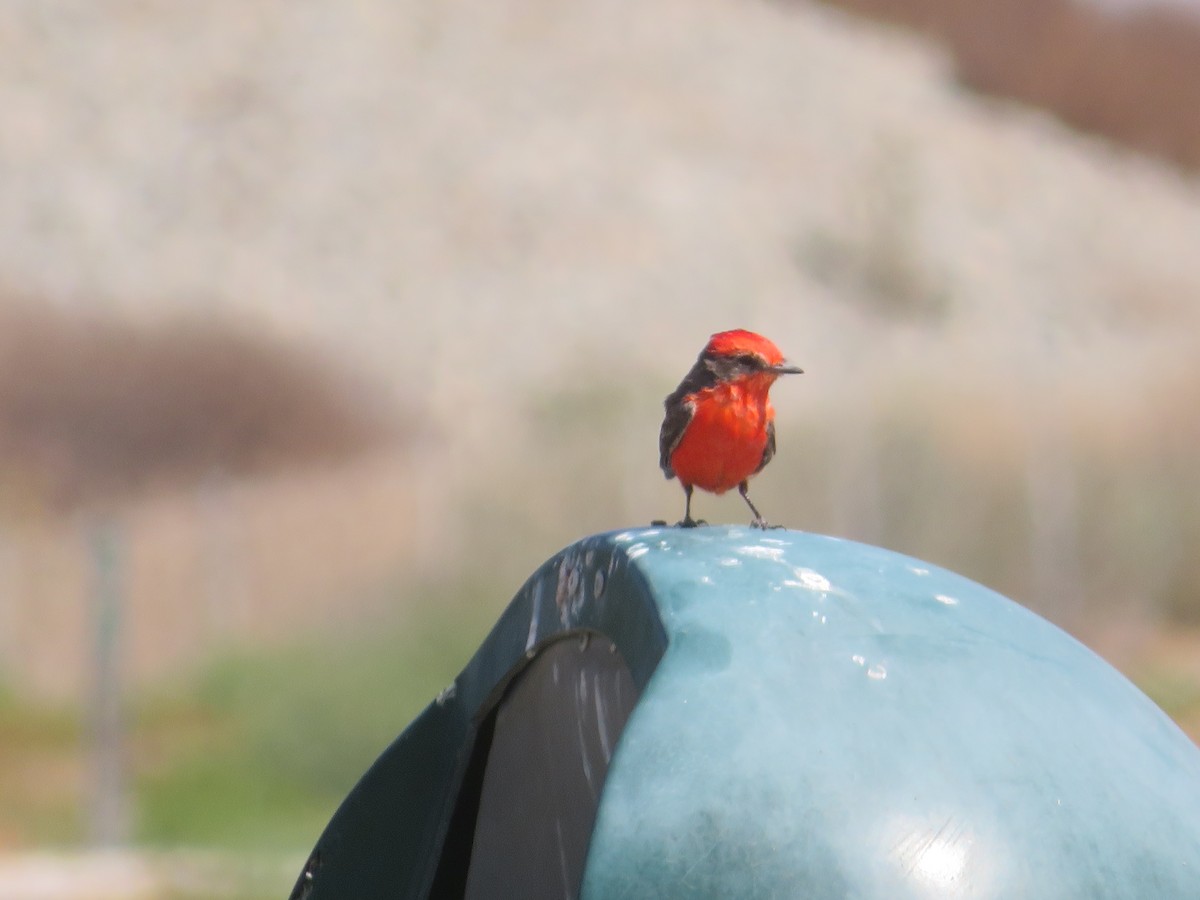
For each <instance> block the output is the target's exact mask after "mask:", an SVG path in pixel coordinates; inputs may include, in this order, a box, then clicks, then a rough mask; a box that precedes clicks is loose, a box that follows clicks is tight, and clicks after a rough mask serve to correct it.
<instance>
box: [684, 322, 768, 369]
mask: <svg viewBox="0 0 1200 900" xmlns="http://www.w3.org/2000/svg"><path fill="white" fill-rule="evenodd" d="M704 352H705V353H712V354H715V355H717V356H737V355H738V354H739V353H754V354H757V355H758V356H761V357H762V358H763V359H765V360H766V361H767V365H770V366H777V365H779V364H780V363H782V362H783V354H782V353H781V352H780V350H779V348H778V347H776V346H775V345H774V344H773V343H771V341H769V340H767V339H766V338H765V337H763V336H762V335H761V334H755V333H754V332H753V331H746V330H744V329H742V328H736V329H734V330H733V331H721V332H718V333H717V334H714V335H713V336H712V337H711V338H709V339H708V344H707V345H706V346H705V348H704Z"/></svg>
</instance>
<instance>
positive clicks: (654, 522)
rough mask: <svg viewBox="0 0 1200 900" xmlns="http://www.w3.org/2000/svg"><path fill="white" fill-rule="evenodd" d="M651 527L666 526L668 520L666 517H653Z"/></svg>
mask: <svg viewBox="0 0 1200 900" xmlns="http://www.w3.org/2000/svg"><path fill="white" fill-rule="evenodd" d="M650 527H651V528H666V527H667V520H666V519H651V520H650Z"/></svg>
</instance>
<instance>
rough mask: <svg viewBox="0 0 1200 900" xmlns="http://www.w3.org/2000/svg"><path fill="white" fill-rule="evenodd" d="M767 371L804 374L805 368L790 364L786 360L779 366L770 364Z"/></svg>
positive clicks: (775, 373) (780, 373) (777, 373)
mask: <svg viewBox="0 0 1200 900" xmlns="http://www.w3.org/2000/svg"><path fill="white" fill-rule="evenodd" d="M767 371H768V372H771V373H772V374H774V375H803V374H804V370H803V369H802V368H800V367H799V366H792V365H788V363H787V361H786V360H785V361H784V362H781V363H780V364H779V365H777V366H769V367H768V368H767Z"/></svg>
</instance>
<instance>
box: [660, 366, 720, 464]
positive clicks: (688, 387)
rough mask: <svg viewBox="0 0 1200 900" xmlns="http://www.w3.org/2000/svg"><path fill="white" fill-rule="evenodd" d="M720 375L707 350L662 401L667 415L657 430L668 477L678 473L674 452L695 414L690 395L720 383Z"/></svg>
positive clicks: (661, 456)
mask: <svg viewBox="0 0 1200 900" xmlns="http://www.w3.org/2000/svg"><path fill="white" fill-rule="evenodd" d="M717 380H718V379H717V375H716V373H715V372H713V370H712V368H710V366H709V365H708V358H707V357H705V356H704V354H701V355H700V358H699V359H697V360H696V364H695V365H694V366H692V369H691V371H690V372H688V373H687V375H685V376H684V377H683V381H681V382H679V387H677V388H675V390H673V391H671V393H670V394H668V395H667V398H666V399H665V400H664V401H663V407H664V408H665V409H666V415H665V416H663V423H662V428H661V429H659V432H658V465H659V466H660V467H661V468H662V470H663V474H664V475H665V476H666V477H667V478H674V477H675V470H674V469H672V468H671V454H672V453H674V452H675V448H676V447H678V446H679V442H680V441H681V440H682V439H683V433H684V431H686V430H687V427H688V425H689V423H691V421H692V416H694V415H695V414H696V404H695V403H689V402H688V399H687V398H688V397H689V396H690V395H691V394H695V393H697V392H698V391H702V390H704V389H705V388H709V387H712V386H713V385H714V384H716V383H717Z"/></svg>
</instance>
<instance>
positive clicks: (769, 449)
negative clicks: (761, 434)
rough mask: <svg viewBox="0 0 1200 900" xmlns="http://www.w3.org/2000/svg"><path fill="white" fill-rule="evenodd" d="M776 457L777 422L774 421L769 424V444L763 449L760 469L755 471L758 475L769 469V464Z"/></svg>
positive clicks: (759, 464)
mask: <svg viewBox="0 0 1200 900" xmlns="http://www.w3.org/2000/svg"><path fill="white" fill-rule="evenodd" d="M774 455H775V420H774V419H772V420H771V421H770V422H768V423H767V443H766V446H764V447H763V455H762V459H761V460H760V461H759V463H758V468H757V469H755V470H754V474H755V475H757V474H758V473H759V472H761V471H762V470H763V469H765V468H766V467H767V463H769V462H770V461H771V457H772V456H774Z"/></svg>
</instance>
